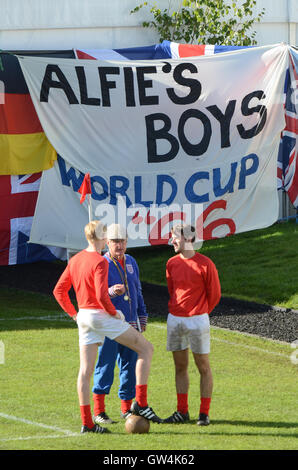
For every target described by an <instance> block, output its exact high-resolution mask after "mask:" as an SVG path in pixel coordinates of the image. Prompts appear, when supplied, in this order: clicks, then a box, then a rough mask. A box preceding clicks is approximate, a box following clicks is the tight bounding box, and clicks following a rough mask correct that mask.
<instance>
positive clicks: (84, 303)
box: [53, 250, 116, 317]
mask: <svg viewBox="0 0 298 470" xmlns="http://www.w3.org/2000/svg"><path fill="white" fill-rule="evenodd" d="M108 271H109V264H108V261H107V260H106V259H105V258H104V257H103V256H101V255H100V254H99V253H97V252H94V251H86V250H83V251H80V252H79V253H78V254H76V255H75V256H73V257H72V258H71V259H70V260H69V263H68V265H67V267H66V269H65V270H64V272H63V273H62V275H61V277H60V279H59V280H58V282H57V284H56V286H55V289H54V291H53V294H54V296H55V298H56V300H57V302H58V303H59V304H60V305H61V307H62V309H63V310H64V311H65V312H67V313H68V314H69V315H70V316H71V317H72V316H73V315H75V314H76V313H77V312H76V309H75V307H74V305H73V304H72V303H71V301H70V298H69V294H68V292H69V290H70V289H71V286H73V288H74V290H75V293H76V298H77V302H78V307H79V309H80V308H88V309H101V310H105V311H106V312H107V313H109V314H110V315H116V309H115V307H114V305H113V304H112V302H111V300H110V297H109V294H108Z"/></svg>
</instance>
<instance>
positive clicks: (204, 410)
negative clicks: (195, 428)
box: [200, 397, 211, 415]
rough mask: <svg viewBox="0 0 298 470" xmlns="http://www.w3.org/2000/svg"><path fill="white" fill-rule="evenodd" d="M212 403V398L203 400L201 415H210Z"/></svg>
mask: <svg viewBox="0 0 298 470" xmlns="http://www.w3.org/2000/svg"><path fill="white" fill-rule="evenodd" d="M210 402H211V398H209V397H208V398H203V397H202V398H201V407H200V413H205V415H208V414H209V408H210Z"/></svg>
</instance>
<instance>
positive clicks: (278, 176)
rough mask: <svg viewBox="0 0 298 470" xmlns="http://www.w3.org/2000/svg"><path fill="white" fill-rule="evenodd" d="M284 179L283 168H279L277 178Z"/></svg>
mask: <svg viewBox="0 0 298 470" xmlns="http://www.w3.org/2000/svg"><path fill="white" fill-rule="evenodd" d="M282 177H283V172H282V168H277V178H279V179H280V180H282Z"/></svg>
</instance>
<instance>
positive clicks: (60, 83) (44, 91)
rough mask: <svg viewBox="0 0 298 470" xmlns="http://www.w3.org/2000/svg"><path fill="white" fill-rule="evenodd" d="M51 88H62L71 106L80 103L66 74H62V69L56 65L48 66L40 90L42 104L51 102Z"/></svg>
mask: <svg viewBox="0 0 298 470" xmlns="http://www.w3.org/2000/svg"><path fill="white" fill-rule="evenodd" d="M53 74H55V75H56V77H57V79H58V80H54V79H53ZM50 88H58V89H59V88H60V89H61V90H63V91H64V93H65V95H66V97H67V99H68V102H69V104H78V103H79V102H78V99H77V97H76V95H75V94H74V92H73V89H72V88H71V86H70V84H69V83H68V81H67V78H66V77H65V75H64V73H63V72H62V70H61V69H60V67H59V66H58V65H55V64H48V65H47V68H46V71H45V74H44V77H43V81H42V84H41V89H40V102H46V103H47V102H48V101H49V91H50Z"/></svg>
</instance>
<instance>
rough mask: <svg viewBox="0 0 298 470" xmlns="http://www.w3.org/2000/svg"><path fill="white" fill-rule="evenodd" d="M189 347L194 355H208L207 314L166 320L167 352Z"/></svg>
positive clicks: (208, 330) (208, 323)
mask: <svg viewBox="0 0 298 470" xmlns="http://www.w3.org/2000/svg"><path fill="white" fill-rule="evenodd" d="M189 346H190V349H191V350H192V352H193V353H195V354H209V353H210V321H209V315H208V313H203V314H202V315H194V316H192V317H177V316H175V315H172V314H171V313H169V315H168V319H167V351H183V350H184V349H187V348H188V347H189Z"/></svg>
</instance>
